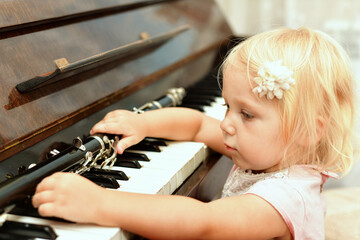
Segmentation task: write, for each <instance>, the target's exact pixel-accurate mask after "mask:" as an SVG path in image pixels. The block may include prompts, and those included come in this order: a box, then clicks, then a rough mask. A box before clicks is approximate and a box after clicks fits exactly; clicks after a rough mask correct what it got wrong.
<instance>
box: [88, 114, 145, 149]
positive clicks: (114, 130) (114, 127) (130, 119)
mask: <svg viewBox="0 0 360 240" xmlns="http://www.w3.org/2000/svg"><path fill="white" fill-rule="evenodd" d="M145 124H146V123H145V122H144V121H143V120H141V114H137V113H134V112H130V111H127V110H116V111H112V112H110V113H108V114H107V115H106V116H105V117H104V119H103V120H101V121H100V122H98V123H97V124H95V125H94V127H93V128H92V129H91V131H90V134H95V133H109V134H116V135H122V137H121V139H120V141H119V143H118V145H117V152H118V153H119V154H122V153H123V152H124V150H125V149H126V148H128V147H130V146H132V145H134V144H137V143H138V142H140V141H141V140H143V139H144V138H145V137H146V127H145V126H146V125H145Z"/></svg>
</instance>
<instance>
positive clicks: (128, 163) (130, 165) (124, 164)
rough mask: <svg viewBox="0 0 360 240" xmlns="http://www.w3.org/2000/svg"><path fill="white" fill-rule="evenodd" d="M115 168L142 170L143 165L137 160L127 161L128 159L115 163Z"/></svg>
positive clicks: (118, 160)
mask: <svg viewBox="0 0 360 240" xmlns="http://www.w3.org/2000/svg"><path fill="white" fill-rule="evenodd" d="M114 166H117V167H125V168H137V169H140V168H141V165H140V163H139V161H137V160H126V159H119V158H118V159H117V160H116V162H115V163H114Z"/></svg>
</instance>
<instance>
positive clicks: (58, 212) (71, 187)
mask: <svg viewBox="0 0 360 240" xmlns="http://www.w3.org/2000/svg"><path fill="white" fill-rule="evenodd" d="M105 192H106V189H105V188H102V187H100V186H98V185H96V184H94V183H93V182H91V181H89V180H88V179H86V178H84V177H81V176H79V175H76V174H74V173H64V172H58V173H54V174H53V175H51V176H49V177H46V178H44V179H43V180H42V181H41V182H40V183H39V184H38V186H37V188H36V192H35V194H34V196H33V198H32V204H33V206H34V207H35V208H38V212H39V214H40V215H41V216H46V217H59V218H63V219H67V220H70V221H74V222H83V223H85V222H86V223H89V222H92V223H94V222H96V219H97V217H98V216H97V215H98V214H97V213H96V210H97V208H98V207H97V206H98V204H101V202H102V200H103V199H104V198H105Z"/></svg>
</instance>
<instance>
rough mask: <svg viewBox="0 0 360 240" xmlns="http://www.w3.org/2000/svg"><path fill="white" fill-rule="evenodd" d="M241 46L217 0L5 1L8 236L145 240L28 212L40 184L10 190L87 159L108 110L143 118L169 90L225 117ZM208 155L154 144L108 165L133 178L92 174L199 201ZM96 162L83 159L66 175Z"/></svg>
mask: <svg viewBox="0 0 360 240" xmlns="http://www.w3.org/2000/svg"><path fill="white" fill-rule="evenodd" d="M230 44H231V31H230V29H229V27H228V25H227V23H226V21H225V18H224V16H223V14H222V13H221V11H220V9H219V7H218V6H217V5H216V3H215V1H213V0H197V1H193V0H106V1H98V0H77V1H73V0H62V1H55V0H41V1H29V0H17V1H15V0H7V1H1V2H0V61H1V65H0V69H1V70H0V82H1V85H0V92H1V96H0V101H1V108H0V119H1V120H0V183H1V185H0V202H1V203H2V206H0V208H1V211H2V213H3V215H2V216H4V218H5V219H1V218H0V220H1V224H2V226H1V227H0V238H1V239H2V238H8V239H35V238H36V239H87V240H89V239H130V238H132V237H134V236H132V235H131V234H130V233H126V232H125V231H122V230H121V229H118V228H107V227H101V226H93V225H84V224H75V223H71V222H67V221H64V220H61V219H48V218H41V217H40V216H38V215H37V213H36V210H35V209H31V206H29V205H31V204H29V202H30V201H29V198H31V192H32V191H33V190H34V189H33V187H34V186H36V184H37V183H38V182H39V181H40V180H41V179H39V178H34V182H33V183H32V184H30V185H25V188H26V189H25V190H26V191H25V192H24V194H21V193H20V194H19V193H17V195H21V197H19V196H13V195H12V194H10V195H9V194H8V193H5V192H6V191H5V188H6V187H7V186H9V185H10V183H11V184H12V183H13V182H14V181H13V180H14V179H21V180H20V181H19V182H20V185H21V184H22V183H23V182H24V181H25V180H23V178H20V177H22V176H27V174H29V173H33V172H36V171H41V169H44V168H46V167H48V166H49V162H56V161H57V162H59V161H61V158H60V157H59V156H63V155H64V154H63V153H62V151H67V149H71V151H72V152H74V151H79V152H81V151H84V149H82V148H81V147H83V146H84V144H83V142H82V141H83V140H84V139H87V138H89V131H90V129H91V127H92V126H93V125H94V124H95V123H96V122H98V121H99V120H101V119H102V118H103V117H104V116H105V115H106V113H107V112H110V111H112V110H115V109H128V110H133V109H134V108H135V110H136V111H138V110H139V107H140V106H143V105H144V104H145V103H154V102H153V101H154V100H156V99H159V98H162V97H163V96H164V97H165V98H166V97H168V96H169V90H173V89H185V93H186V94H185V97H183V96H181V101H180V102H179V103H178V105H179V104H181V106H184V107H191V108H196V109H198V110H200V111H204V112H205V113H207V114H209V115H211V116H214V117H217V118H219V119H220V118H222V117H223V113H224V111H223V107H222V106H221V93H220V91H219V88H218V83H217V68H218V66H219V64H220V61H221V58H222V57H223V56H224V54H225V53H226V49H227V48H228V46H229V45H230ZM103 137H106V136H103ZM111 144H114V141H113V142H112V143H111ZM111 144H109V148H111ZM85 151H86V150H85ZM85 151H84V152H85ZM209 152H210V151H209V149H207V147H206V146H205V145H204V144H202V143H193V142H176V141H168V140H164V139H145V140H144V142H142V143H140V144H139V145H138V146H135V147H134V148H133V149H129V150H128V151H127V155H129V156H128V157H129V158H128V159H125V156H124V159H115V160H116V161H113V162H112V164H111V165H110V166H105V167H104V168H101V170H104V171H105V170H109V171H108V172H110V171H113V172H112V173H114V172H116V173H117V174H119V175H121V174H124V175H125V176H124V178H125V179H120V180H119V179H118V177H120V178H121V176H118V175H116V176H115V177H108V178H107V176H108V175H106V174H105V175H101V174H100V173H99V174H98V173H97V172H96V171H95V170H98V169H99V168H98V167H97V166H92V169H91V170H89V169H87V170H86V171H85V172H84V173H82V172H81V174H84V175H86V177H88V178H89V179H91V180H93V181H94V182H96V183H97V184H99V185H102V186H104V187H109V188H115V189H116V190H119V191H132V192H143V193H150V194H182V195H188V196H193V195H194V192H195V191H196V186H197V185H198V184H199V182H200V181H201V179H202V178H203V177H204V176H206V174H207V171H208V170H209V169H210V168H211V166H212V165H213V164H214V162H215V161H216V158H217V156H215V157H214V156H213V155H211V154H209ZM215 155H216V154H215ZM122 157H123V156H117V158H122ZM85 160H86V158H85V154H84V158H82V159H81V161H80V160H79V161H78V162H76V163H71V164H70V165H71V166H70V165H68V166H62V168H63V169H61V170H63V171H69V169H71V168H73V167H74V166H75V167H76V166H77V165H76V164H79V163H84V161H85ZM34 166H35V167H34ZM33 169H36V170H33ZM39 169H40V170H39ZM56 170H57V171H58V170H59V169H56ZM90 172H94V173H92V174H93V175H91V174H90ZM102 173H103V172H102ZM120 173H121V174H120ZM46 174H51V171H50V172H48V173H45V175H46ZM41 176H43V175H41ZM101 176H102V177H101ZM104 176H105V177H104ZM104 178H105V180H104ZM126 178H128V179H126ZM114 179H115V180H116V181H115V182H114ZM26 181H27V180H26ZM15 186H16V185H15ZM69 187H70V186H69ZM21 191H22V190H21ZM22 195H24V196H25V197H24V198H23V196H22ZM12 201H13V202H14V204H13V202H12ZM8 205H9V206H11V207H8ZM89 207H91V206H89Z"/></svg>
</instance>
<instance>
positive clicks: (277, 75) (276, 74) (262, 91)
mask: <svg viewBox="0 0 360 240" xmlns="http://www.w3.org/2000/svg"><path fill="white" fill-rule="evenodd" d="M281 63H282V60H278V61H274V62H269V61H266V62H264V64H263V65H262V66H260V67H259V71H258V74H259V76H258V77H255V78H254V81H255V83H256V84H257V85H258V86H256V87H254V88H253V90H252V91H253V92H254V93H256V94H259V96H260V97H263V96H264V95H266V97H267V99H270V100H271V99H273V98H274V97H277V98H278V99H281V98H282V97H283V91H286V90H289V89H290V85H294V84H295V79H294V78H292V75H293V71H291V70H289V69H288V68H287V67H286V66H283V65H281Z"/></svg>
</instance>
